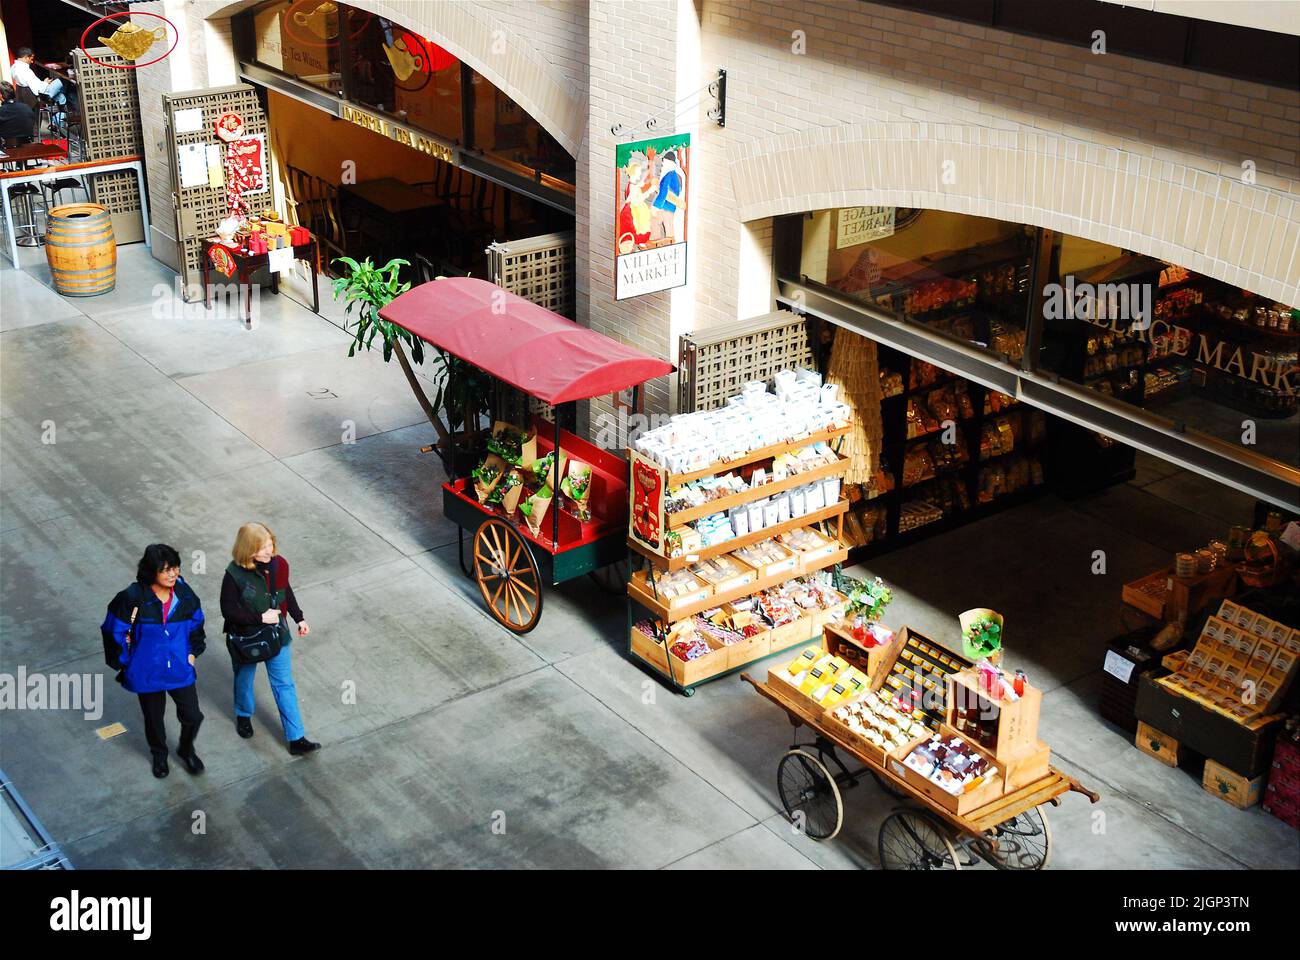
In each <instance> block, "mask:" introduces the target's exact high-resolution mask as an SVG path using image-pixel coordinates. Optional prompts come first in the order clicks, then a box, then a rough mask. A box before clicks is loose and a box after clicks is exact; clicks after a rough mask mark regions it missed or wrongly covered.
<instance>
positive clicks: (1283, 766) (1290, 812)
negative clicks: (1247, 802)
mask: <svg viewBox="0 0 1300 960" xmlns="http://www.w3.org/2000/svg"><path fill="white" fill-rule="evenodd" d="M1264 809H1265V810H1266V811H1267V812H1268V813H1271V814H1272V815H1273V816H1275V817H1277V818H1278V819H1279V820H1281V821H1282V822H1283V823H1285V824H1289V825H1290V826H1292V827H1294V828H1295V829H1297V830H1300V728H1297V726H1296V721H1295V720H1294V719H1292V720H1290V721H1288V723H1287V727H1286V730H1285V731H1284V732H1283V733H1281V734H1279V735H1278V738H1277V742H1276V743H1275V744H1274V745H1273V763H1272V765H1271V766H1270V767H1269V771H1268V787H1267V788H1266V789H1265V790H1264Z"/></svg>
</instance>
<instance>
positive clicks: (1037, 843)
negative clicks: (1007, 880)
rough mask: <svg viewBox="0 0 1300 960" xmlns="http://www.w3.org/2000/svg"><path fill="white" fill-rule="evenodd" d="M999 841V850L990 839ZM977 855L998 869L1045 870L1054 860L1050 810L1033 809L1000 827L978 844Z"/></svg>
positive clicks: (976, 847)
mask: <svg viewBox="0 0 1300 960" xmlns="http://www.w3.org/2000/svg"><path fill="white" fill-rule="evenodd" d="M990 836H991V837H993V838H994V839H996V840H997V842H998V846H997V849H996V850H994V849H993V845H992V844H991V843H989V842H988V839H987V838H988V837H990ZM975 852H976V853H978V854H979V855H980V856H981V857H983V858H984V859H985V860H987V861H988V862H989V863H991V864H993V866H995V867H997V868H998V869H999V870H1045V869H1047V864H1048V863H1049V862H1050V861H1051V859H1052V828H1051V827H1050V826H1048V824H1047V811H1046V810H1044V809H1043V808H1042V807H1033V808H1032V809H1030V810H1026V811H1025V812H1024V813H1021V814H1017V815H1016V816H1014V817H1012V818H1011V819H1010V820H1007V821H1006V822H1004V823H1000V824H998V825H997V826H996V827H994V828H993V829H992V830H990V831H989V832H988V833H987V834H985V835H984V836H983V837H980V838H979V839H978V840H976V841H975Z"/></svg>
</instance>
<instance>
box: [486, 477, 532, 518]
mask: <svg viewBox="0 0 1300 960" xmlns="http://www.w3.org/2000/svg"><path fill="white" fill-rule="evenodd" d="M523 491H524V477H523V474H521V473H520V472H519V471H518V470H511V471H509V472H508V473H506V475H505V479H504V480H502V481H501V482H500V483H499V484H497V486H496V489H494V490H493V491H492V493H491V495H490V496H489V497H488V503H495V504H499V505H500V506H501V509H502V510H504V511H505V512H506V513H507V514H511V513H514V512H515V507H517V506H518V505H519V496H520V494H522V493H523Z"/></svg>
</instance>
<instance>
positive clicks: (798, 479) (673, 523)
mask: <svg viewBox="0 0 1300 960" xmlns="http://www.w3.org/2000/svg"><path fill="white" fill-rule="evenodd" d="M848 468H849V460H848V458H847V457H841V458H839V459H837V460H836V461H835V462H834V463H823V464H822V465H821V466H820V467H814V468H813V469H811V470H805V471H803V472H802V473H795V474H791V475H790V476H788V477H786V478H785V479H784V480H774V481H772V482H771V483H765V484H763V485H762V486H759V487H747V488H746V489H744V490H741V491H739V492H737V493H729V494H727V495H726V496H725V497H719V498H718V499H716V500H710V501H709V502H708V503H702V504H700V505H699V506H698V507H687V508H686V509H685V510H678V511H677V512H676V513H673V514H669V516H668V528H669V529H670V530H671V529H675V528H676V527H680V526H684V525H685V524H688V523H691V522H692V521H694V520H698V519H700V518H701V517H707V516H710V515H712V514H715V513H722V512H723V511H724V510H730V509H731V508H732V507H738V506H740V505H741V504H742V503H750V502H751V501H754V500H758V499H761V498H762V497H767V496H771V495H772V494H774V493H780V492H781V491H782V490H790V489H792V488H794V487H802V486H803V485H804V484H805V483H813V482H815V481H817V480H825V479H826V478H827V477H838V476H842V475H843V474H844V471H846V470H848Z"/></svg>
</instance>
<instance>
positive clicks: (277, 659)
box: [235, 644, 307, 743]
mask: <svg viewBox="0 0 1300 960" xmlns="http://www.w3.org/2000/svg"><path fill="white" fill-rule="evenodd" d="M291 649H293V648H292V645H291V644H285V645H284V646H283V647H282V648H281V649H280V652H279V653H277V654H276V655H275V656H274V657H272V658H271V659H270V660H267V661H266V678H267V679H268V680H270V681H271V693H272V695H274V697H275V705H276V707H277V708H278V709H279V711H280V724H281V726H283V727H284V738H285V739H286V740H288V741H289V742H290V743H292V742H293V741H295V740H301V739H302V738H303V737H305V736H307V732H306V731H305V730H304V729H303V726H302V714H301V713H299V712H298V691H297V689H295V687H294V685H293V659H292V657H291V655H290V653H289V651H290V650H291ZM256 677H257V664H255V663H243V664H240V665H239V666H238V667H236V668H235V716H237V717H251V716H252V715H253V710H254V709H255V706H256V704H255V703H254V700H253V680H254V679H256Z"/></svg>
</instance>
